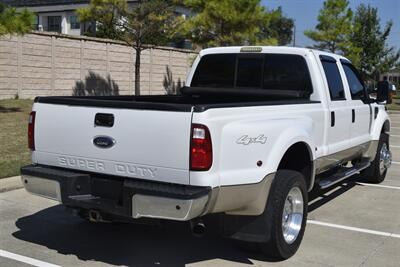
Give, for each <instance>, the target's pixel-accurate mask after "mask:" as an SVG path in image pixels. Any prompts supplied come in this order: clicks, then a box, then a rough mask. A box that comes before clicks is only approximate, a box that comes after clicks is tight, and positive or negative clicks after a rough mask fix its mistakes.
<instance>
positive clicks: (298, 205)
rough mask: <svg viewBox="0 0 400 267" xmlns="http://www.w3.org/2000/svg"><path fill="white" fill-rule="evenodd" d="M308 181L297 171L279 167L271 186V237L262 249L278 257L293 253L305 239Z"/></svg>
mask: <svg viewBox="0 0 400 267" xmlns="http://www.w3.org/2000/svg"><path fill="white" fill-rule="evenodd" d="M307 204H308V193H307V185H306V182H305V179H304V176H303V175H302V174H301V173H300V172H297V171H292V170H278V171H277V173H276V176H275V179H274V182H273V184H272V187H271V189H270V195H269V199H268V203H267V206H266V210H265V212H264V214H263V215H262V216H268V218H267V219H268V220H269V222H270V225H271V233H270V234H271V235H270V237H271V238H270V239H269V241H268V242H266V243H261V244H260V248H261V251H262V252H263V253H264V254H266V255H268V256H270V257H273V258H275V259H278V260H284V259H288V258H290V257H291V256H293V255H294V254H295V253H296V251H297V249H298V248H299V246H300V243H301V241H302V239H303V235H304V231H305V227H306V222H307V208H308V205H307Z"/></svg>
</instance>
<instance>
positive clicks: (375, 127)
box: [371, 105, 390, 140]
mask: <svg viewBox="0 0 400 267" xmlns="http://www.w3.org/2000/svg"><path fill="white" fill-rule="evenodd" d="M376 108H378V114H377V116H376V118H375V119H374V121H373V123H372V125H371V140H379V138H380V135H381V132H382V129H384V131H385V132H387V133H389V132H390V118H389V114H388V113H387V112H386V110H385V107H384V106H383V105H377V106H375V107H373V115H375V113H376V110H375V109H376Z"/></svg>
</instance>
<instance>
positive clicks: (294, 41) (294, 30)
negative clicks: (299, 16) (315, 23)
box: [293, 21, 296, 47]
mask: <svg viewBox="0 0 400 267" xmlns="http://www.w3.org/2000/svg"><path fill="white" fill-rule="evenodd" d="M293 22H294V23H293V47H295V46H296V21H293Z"/></svg>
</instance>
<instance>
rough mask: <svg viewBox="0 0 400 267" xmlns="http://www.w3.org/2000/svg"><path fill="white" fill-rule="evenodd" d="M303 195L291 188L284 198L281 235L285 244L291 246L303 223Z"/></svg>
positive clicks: (297, 189)
mask: <svg viewBox="0 0 400 267" xmlns="http://www.w3.org/2000/svg"><path fill="white" fill-rule="evenodd" d="M303 206H304V201H303V194H302V193H301V190H300V188H298V187H293V188H292V189H291V190H290V191H289V193H288V195H287V196H286V200H285V205H284V207H283V213H282V233H283V238H284V239H285V242H286V243H288V244H292V243H293V242H294V241H295V240H296V238H297V236H298V235H299V233H300V230H301V225H302V223H303Z"/></svg>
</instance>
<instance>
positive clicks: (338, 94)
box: [322, 58, 346, 101]
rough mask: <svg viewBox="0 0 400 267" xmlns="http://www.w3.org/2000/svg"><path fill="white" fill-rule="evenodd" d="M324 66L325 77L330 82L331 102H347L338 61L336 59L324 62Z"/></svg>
mask: <svg viewBox="0 0 400 267" xmlns="http://www.w3.org/2000/svg"><path fill="white" fill-rule="evenodd" d="M332 59H333V58H332ZM322 66H323V67H324V72H325V76H326V79H327V81H328V87H329V93H330V95H331V100H332V101H337V100H346V97H345V94H344V87H343V81H342V77H341V76H340V72H339V69H338V66H337V65H336V61H335V60H334V59H333V60H322Z"/></svg>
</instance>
